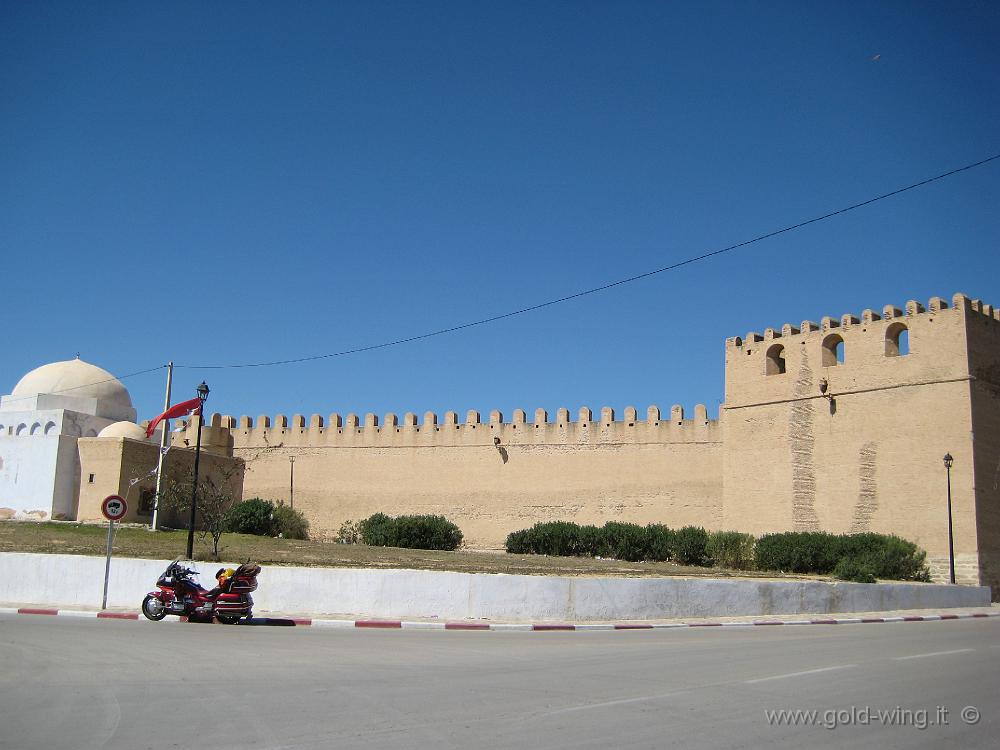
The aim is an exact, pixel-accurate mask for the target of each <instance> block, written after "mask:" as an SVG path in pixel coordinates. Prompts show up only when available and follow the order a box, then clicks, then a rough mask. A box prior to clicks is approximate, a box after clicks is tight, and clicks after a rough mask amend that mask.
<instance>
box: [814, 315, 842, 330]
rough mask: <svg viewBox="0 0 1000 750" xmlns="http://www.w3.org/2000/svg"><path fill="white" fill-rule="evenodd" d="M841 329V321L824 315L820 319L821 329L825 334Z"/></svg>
mask: <svg viewBox="0 0 1000 750" xmlns="http://www.w3.org/2000/svg"><path fill="white" fill-rule="evenodd" d="M839 327H840V321H839V320H837V319H836V318H832V317H830V316H829V315H824V316H823V317H822V318H820V321H819V328H820V330H821V331H823V332H826V331H831V330H833V329H834V328H839Z"/></svg>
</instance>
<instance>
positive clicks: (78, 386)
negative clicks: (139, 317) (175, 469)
mask: <svg viewBox="0 0 1000 750" xmlns="http://www.w3.org/2000/svg"><path fill="white" fill-rule="evenodd" d="M135 418H136V413H135V409H134V408H132V398H131V397H130V396H129V393H128V390H126V388H125V386H124V385H122V384H121V382H119V381H118V380H117V379H116V378H115V376H114V375H112V374H111V373H109V372H107V371H106V370H102V369H101V368H100V367H97V366H95V365H92V364H89V363H87V362H84V361H82V360H80V359H72V360H68V361H66V362H53V363H52V364H48V365H43V366H42V367H39V368H37V369H35V370H32V371H31V372H29V373H28V374H27V375H25V376H24V377H23V378H21V380H20V381H19V382H18V384H17V385H16V386H14V390H13V392H12V393H11V394H10V395H7V396H3V398H0V518H38V519H48V518H53V519H75V518H76V517H77V504H78V502H79V495H80V454H79V450H78V448H77V440H78V439H79V438H81V437H97V436H99V435H100V433H101V431H102V430H104V429H105V428H107V427H110V426H111V425H113V424H115V423H118V422H122V421H125V422H132V423H134V422H135ZM133 428H134V425H133ZM111 432H113V430H112V431H111Z"/></svg>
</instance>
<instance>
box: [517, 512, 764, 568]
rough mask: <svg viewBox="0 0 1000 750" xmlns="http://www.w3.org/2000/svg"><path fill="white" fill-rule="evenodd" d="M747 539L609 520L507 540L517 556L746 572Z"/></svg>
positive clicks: (557, 524)
mask: <svg viewBox="0 0 1000 750" xmlns="http://www.w3.org/2000/svg"><path fill="white" fill-rule="evenodd" d="M747 539H749V540H750V541H751V542H752V539H753V537H750V536H749V535H747V534H737V533H735V532H716V533H714V534H709V533H708V532H707V531H705V529H703V528H701V527H700V526H685V527H684V528H681V529H676V530H675V529H671V528H668V527H666V526H664V525H662V524H658V523H654V524H649V525H648V526H640V525H639V524H635V523H621V522H619V521H609V522H608V523H606V524H604V526H581V525H579V524H575V523H571V522H569V521H550V522H546V523H536V524H535V525H534V526H532V527H531V528H530V529H522V530H521V531H515V532H513V533H512V534H510V535H509V536H508V537H507V544H506V547H507V551H508V552H511V553H517V554H534V555H572V556H576V557H610V558H614V559H616V560H629V561H632V562H638V561H640V560H650V561H654V562H662V561H665V560H673V561H674V562H677V563H680V564H681V565H711V564H713V563H716V562H717V564H720V565H723V564H724V565H726V566H727V567H734V568H745V567H747V566H748V564H749V563H751V562H752V553H751V555H750V557H749V558H746V556H745V555H743V556H741V550H744V549H745V548H746V545H747V542H746V540H747ZM750 549H751V550H752V545H751V547H750ZM716 556H718V557H716Z"/></svg>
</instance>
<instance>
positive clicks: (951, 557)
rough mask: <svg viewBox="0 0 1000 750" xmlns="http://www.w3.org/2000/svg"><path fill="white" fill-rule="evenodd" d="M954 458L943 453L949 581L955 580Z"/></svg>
mask: <svg viewBox="0 0 1000 750" xmlns="http://www.w3.org/2000/svg"><path fill="white" fill-rule="evenodd" d="M954 460H955V459H953V458H952V457H951V454H950V453H945V454H944V468H945V471H946V472H947V474H948V564H949V566H950V567H951V582H952V583H954V582H955V537H954V536H953V534H952V530H951V465H952V463H953V462H954Z"/></svg>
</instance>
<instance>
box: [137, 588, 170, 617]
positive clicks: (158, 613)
mask: <svg viewBox="0 0 1000 750" xmlns="http://www.w3.org/2000/svg"><path fill="white" fill-rule="evenodd" d="M142 613H143V614H144V615H145V616H146V619H147V620H152V621H153V622H158V621H160V620H162V619H163V618H164V617H166V616H167V608H166V607H165V606H163V602H161V601H160V600H159V599H157V598H156V597H155V596H153V595H152V594H147V595H146V598H145V599H143V600H142Z"/></svg>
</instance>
